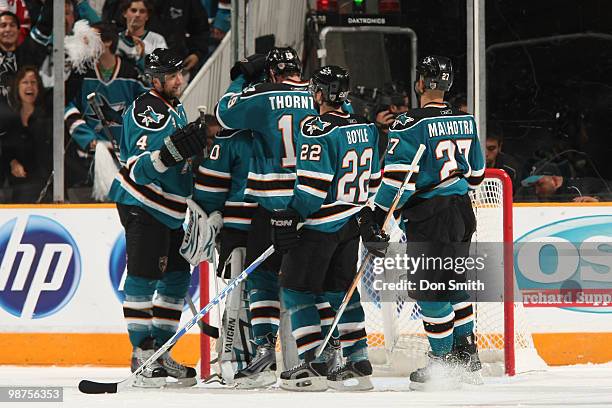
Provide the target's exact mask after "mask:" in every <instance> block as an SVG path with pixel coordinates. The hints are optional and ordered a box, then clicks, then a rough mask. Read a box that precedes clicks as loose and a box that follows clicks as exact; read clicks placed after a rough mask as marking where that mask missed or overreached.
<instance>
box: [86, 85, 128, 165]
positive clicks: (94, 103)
mask: <svg viewBox="0 0 612 408" xmlns="http://www.w3.org/2000/svg"><path fill="white" fill-rule="evenodd" d="M87 103H89V106H91V109H92V110H93V112H94V114H95V115H96V116H97V117H98V120H99V121H100V124H101V125H102V132H104V136H105V137H106V138H107V139H108V141H109V142H110V143H111V146H112V147H113V158H114V159H115V161H116V164H117V166H118V167H121V161H120V159H119V145H118V144H117V141H116V140H115V138H114V137H113V133H112V132H111V131H110V128H109V126H110V122H109V121H108V120H107V119H106V116H104V112H102V106H100V103H99V102H98V100H97V99H96V93H95V92H92V93H90V94H89V95H87Z"/></svg>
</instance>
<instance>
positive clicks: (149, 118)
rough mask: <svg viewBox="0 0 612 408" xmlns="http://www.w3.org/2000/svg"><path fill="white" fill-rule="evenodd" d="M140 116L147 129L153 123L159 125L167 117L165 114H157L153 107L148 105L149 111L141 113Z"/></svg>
mask: <svg viewBox="0 0 612 408" xmlns="http://www.w3.org/2000/svg"><path fill="white" fill-rule="evenodd" d="M138 116H139V117H141V118H142V119H141V123H142V124H143V125H145V126H146V127H149V125H150V124H151V123H155V124H158V123H160V122H161V120H162V119H163V118H165V117H166V115H164V114H163V113H158V112H155V110H153V108H152V107H151V105H147V110H146V111H144V112H141V113H139V114H138Z"/></svg>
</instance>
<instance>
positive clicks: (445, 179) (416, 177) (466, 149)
mask: <svg viewBox="0 0 612 408" xmlns="http://www.w3.org/2000/svg"><path fill="white" fill-rule="evenodd" d="M419 144H424V145H425V148H426V149H425V152H424V153H423V156H422V157H421V160H419V163H418V165H417V166H416V167H415V168H414V172H413V174H412V177H411V178H410V180H408V184H407V186H406V189H405V190H404V194H403V195H402V197H401V199H400V201H399V204H398V208H401V207H402V206H403V205H404V204H405V203H406V201H407V200H408V199H409V198H410V196H412V194H414V193H415V191H416V192H419V191H423V193H420V194H419V197H420V198H431V197H434V196H443V195H452V194H458V195H463V194H466V193H467V192H468V189H470V188H476V187H477V186H478V185H479V184H480V183H481V182H482V180H483V178H484V171H485V161H484V157H483V155H482V149H481V148H480V142H479V140H478V134H477V130H476V122H475V121H474V116H472V115H469V114H465V113H463V112H461V111H458V110H455V109H452V108H451V107H449V106H448V105H446V104H435V103H432V104H428V105H427V106H425V107H424V108H421V109H413V110H411V111H409V112H407V113H403V114H401V115H400V116H398V117H397V119H396V120H395V122H393V124H392V125H391V127H390V129H389V143H388V145H387V153H386V155H385V166H384V172H383V179H382V184H381V187H380V189H379V191H378V193H377V195H376V199H375V203H376V205H377V206H379V207H380V208H382V209H384V210H388V209H389V207H390V206H391V203H392V202H393V199H394V198H395V194H396V193H397V191H398V190H399V188H400V186H401V185H402V182H403V181H404V179H405V178H406V176H407V174H408V173H409V171H410V170H411V163H412V160H413V159H414V156H415V154H416V151H417V149H418V147H419Z"/></svg>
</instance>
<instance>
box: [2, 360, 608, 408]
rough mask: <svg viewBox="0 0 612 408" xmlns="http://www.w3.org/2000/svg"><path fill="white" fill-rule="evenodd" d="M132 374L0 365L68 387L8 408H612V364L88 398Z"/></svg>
mask: <svg viewBox="0 0 612 408" xmlns="http://www.w3.org/2000/svg"><path fill="white" fill-rule="evenodd" d="M127 375H129V371H128V369H127V368H125V369H123V368H98V367H74V368H66V367H15V366H0V386H17V385H22V386H26V385H27V386H62V387H64V402H63V403H14V404H7V403H1V404H0V406H1V407H2V408H4V407H11V406H14V407H21V408H24V407H29V406H34V407H39V408H46V407H54V406H57V407H62V408H69V407H75V408H76V407H79V408H81V407H86V408H89V407H105V408H106V407H108V408H121V407H129V408H149V407H150V408H165V407H177V408H178V407H180V408H232V407H240V408H299V407H308V408H327V407H338V408H358V407H407V408H413V407H560V406H561V407H567V406H580V407H612V364H604V365H580V366H571V367H549V368H547V369H546V370H542V371H532V372H527V373H522V374H519V375H517V376H515V377H512V378H508V377H505V378H503V377H502V378H485V385H483V386H472V385H469V386H468V385H464V386H463V387H462V389H460V390H456V391H445V392H427V393H426V392H418V391H409V390H408V380H407V379H405V378H374V379H373V380H374V384H375V390H374V391H370V392H362V393H346V392H344V393H341V392H334V391H330V390H328V391H326V392H319V393H305V392H303V393H297V392H287V391H283V390H280V389H278V388H272V389H268V390H259V391H239V390H233V389H227V388H221V387H220V386H218V385H216V386H215V385H198V386H196V387H193V388H187V389H180V390H177V389H164V390H142V389H135V388H131V389H127V390H125V391H122V392H120V393H118V394H110V395H85V394H81V393H80V392H79V391H78V389H77V384H78V382H79V381H80V380H81V379H83V378H86V379H91V380H96V381H119V380H121V379H123V378H125V377H126V376H127Z"/></svg>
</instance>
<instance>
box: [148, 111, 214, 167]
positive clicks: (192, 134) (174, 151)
mask: <svg viewBox="0 0 612 408" xmlns="http://www.w3.org/2000/svg"><path fill="white" fill-rule="evenodd" d="M205 146H206V128H205V127H204V126H203V125H202V123H201V122H200V121H199V120H198V121H195V122H191V123H189V124H188V125H187V126H185V127H184V128H182V129H178V130H177V131H176V132H174V133H173V134H172V135H170V136H167V137H166V138H164V145H163V146H162V148H161V149H159V156H160V159H161V161H162V163H163V164H164V166H166V167H172V166H174V165H177V164H179V163H181V162H182V161H183V160H186V159H188V158H190V157H192V156H197V155H201V154H203V152H204V147H205Z"/></svg>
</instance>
